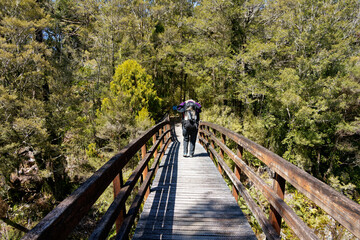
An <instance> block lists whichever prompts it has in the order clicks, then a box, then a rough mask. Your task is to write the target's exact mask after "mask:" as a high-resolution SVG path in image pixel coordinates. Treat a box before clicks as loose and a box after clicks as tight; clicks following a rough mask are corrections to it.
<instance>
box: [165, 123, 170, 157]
mask: <svg viewBox="0 0 360 240" xmlns="http://www.w3.org/2000/svg"><path fill="white" fill-rule="evenodd" d="M167 130H168V125H167V124H166V125H165V126H164V132H166V131H167ZM168 139H169V133H167V134H165V136H164V143H166V141H167V140H168ZM167 146H168V145H165V149H164V151H166V149H167Z"/></svg>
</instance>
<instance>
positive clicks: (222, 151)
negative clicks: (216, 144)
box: [214, 131, 226, 159]
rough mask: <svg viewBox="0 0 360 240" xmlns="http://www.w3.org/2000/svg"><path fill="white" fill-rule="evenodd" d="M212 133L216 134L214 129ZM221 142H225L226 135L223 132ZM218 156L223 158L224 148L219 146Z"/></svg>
mask: <svg viewBox="0 0 360 240" xmlns="http://www.w3.org/2000/svg"><path fill="white" fill-rule="evenodd" d="M214 134H216V132H215V131H214ZM221 142H222V143H223V144H225V142H226V136H225V135H224V134H221ZM220 156H221V158H222V159H224V150H223V149H222V148H220Z"/></svg>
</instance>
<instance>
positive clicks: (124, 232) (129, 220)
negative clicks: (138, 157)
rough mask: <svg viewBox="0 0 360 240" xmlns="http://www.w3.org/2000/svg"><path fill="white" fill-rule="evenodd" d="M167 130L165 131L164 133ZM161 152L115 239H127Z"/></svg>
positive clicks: (168, 141) (165, 144) (166, 143)
mask: <svg viewBox="0 0 360 240" xmlns="http://www.w3.org/2000/svg"><path fill="white" fill-rule="evenodd" d="M166 133H167V132H165V134H166ZM170 140H171V139H170V138H169V139H167V141H166V142H165V143H164V145H163V147H162V149H161V150H160V152H163V151H164V149H166V146H167V145H168V144H169V143H170ZM161 155H162V154H160V155H158V156H157V158H156V160H155V161H154V163H153V164H152V166H151V170H150V171H149V173H148V175H147V176H146V178H145V179H144V182H143V183H142V184H141V186H140V189H139V192H138V193H137V194H136V196H135V199H134V201H133V203H132V204H131V206H130V209H129V211H128V213H127V214H126V218H125V219H124V223H123V225H122V226H121V228H120V230H119V231H118V233H117V235H116V238H115V239H116V240H120V239H127V238H128V235H129V232H130V229H131V226H132V224H133V223H134V220H135V217H136V215H137V213H138V212H139V209H140V205H141V203H142V201H143V198H144V196H145V194H146V192H147V189H148V187H149V186H150V183H151V179H152V177H153V176H154V174H155V173H156V171H157V166H158V164H159V160H160V156H161Z"/></svg>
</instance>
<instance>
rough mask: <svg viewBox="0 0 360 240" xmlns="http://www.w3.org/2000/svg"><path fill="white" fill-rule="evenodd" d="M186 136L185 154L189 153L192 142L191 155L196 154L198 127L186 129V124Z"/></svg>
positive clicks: (184, 129)
mask: <svg viewBox="0 0 360 240" xmlns="http://www.w3.org/2000/svg"><path fill="white" fill-rule="evenodd" d="M182 130H183V136H184V155H186V154H187V153H188V145H189V142H190V156H192V155H194V152H195V143H196V137H197V133H198V129H197V128H195V129H186V128H185V127H184V126H183V128H182Z"/></svg>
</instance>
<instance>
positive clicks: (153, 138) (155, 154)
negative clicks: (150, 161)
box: [152, 134, 158, 158]
mask: <svg viewBox="0 0 360 240" xmlns="http://www.w3.org/2000/svg"><path fill="white" fill-rule="evenodd" d="M152 140H153V144H155V143H156V134H154V135H153V137H152ZM157 154H158V149H157V148H156V149H155V152H154V158H156V156H157Z"/></svg>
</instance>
